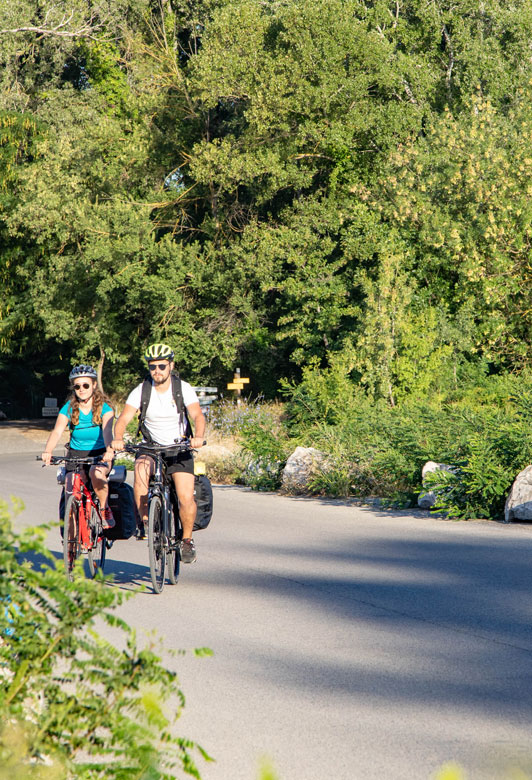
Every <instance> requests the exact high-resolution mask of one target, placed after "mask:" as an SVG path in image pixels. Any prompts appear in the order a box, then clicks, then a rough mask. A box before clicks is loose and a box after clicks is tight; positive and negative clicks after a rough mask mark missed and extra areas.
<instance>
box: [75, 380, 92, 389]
mask: <svg viewBox="0 0 532 780" xmlns="http://www.w3.org/2000/svg"><path fill="white" fill-rule="evenodd" d="M72 386H73V388H74V390H81V388H83V389H84V390H88V389H89V387H90V384H89V383H88V382H83V384H82V385H72Z"/></svg>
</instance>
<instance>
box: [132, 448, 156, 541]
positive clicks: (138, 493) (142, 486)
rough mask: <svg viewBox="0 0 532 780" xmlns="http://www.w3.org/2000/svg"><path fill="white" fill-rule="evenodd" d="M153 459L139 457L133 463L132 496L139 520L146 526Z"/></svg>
mask: <svg viewBox="0 0 532 780" xmlns="http://www.w3.org/2000/svg"><path fill="white" fill-rule="evenodd" d="M153 467H154V464H153V458H150V457H148V456H147V455H141V456H140V458H137V459H136V461H135V480H134V482H133V495H134V497H135V505H136V507H137V512H138V515H139V518H140V519H141V521H142V522H143V524H144V525H145V526H146V527H147V526H148V486H149V484H150V476H151V475H152V473H153Z"/></svg>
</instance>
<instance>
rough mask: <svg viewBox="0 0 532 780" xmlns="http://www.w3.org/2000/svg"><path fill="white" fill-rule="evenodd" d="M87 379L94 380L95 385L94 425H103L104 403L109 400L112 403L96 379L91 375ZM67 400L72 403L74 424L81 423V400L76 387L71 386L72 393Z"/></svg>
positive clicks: (93, 401)
mask: <svg viewBox="0 0 532 780" xmlns="http://www.w3.org/2000/svg"><path fill="white" fill-rule="evenodd" d="M84 378H85V377H84ZM87 379H88V381H90V382H92V383H93V385H94V390H93V393H92V422H93V424H94V425H101V424H102V408H103V405H104V403H105V402H107V403H108V404H109V406H110V405H111V404H110V402H109V399H108V398H107V396H106V395H105V394H104V393H102V391H101V390H100V388H99V387H98V385H97V384H96V381H95V380H94V379H91V377H88V378H87ZM67 401H68V402H69V403H70V408H71V409H72V416H71V418H70V419H71V422H72V425H77V424H78V423H79V400H78V397H77V395H76V391H75V390H74V388H71V393H70V395H69V396H68V398H67Z"/></svg>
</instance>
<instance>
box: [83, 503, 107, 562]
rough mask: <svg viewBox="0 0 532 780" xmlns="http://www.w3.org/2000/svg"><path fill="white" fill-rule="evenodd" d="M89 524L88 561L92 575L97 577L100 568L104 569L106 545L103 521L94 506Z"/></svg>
mask: <svg viewBox="0 0 532 780" xmlns="http://www.w3.org/2000/svg"><path fill="white" fill-rule="evenodd" d="M88 526H89V537H90V545H89V547H88V548H87V563H88V567H89V574H90V576H91V577H95V576H96V573H97V571H98V569H101V570H102V571H103V567H104V564H105V552H106V545H105V539H104V537H103V530H102V522H101V519H100V516H99V514H98V512H97V510H96V507H94V506H93V507H92V510H91V514H90V517H89V522H88Z"/></svg>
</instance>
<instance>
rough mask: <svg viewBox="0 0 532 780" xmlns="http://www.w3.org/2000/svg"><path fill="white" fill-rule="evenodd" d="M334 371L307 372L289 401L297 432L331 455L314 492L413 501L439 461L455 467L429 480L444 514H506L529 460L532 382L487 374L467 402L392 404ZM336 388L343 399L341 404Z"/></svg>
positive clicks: (292, 430)
mask: <svg viewBox="0 0 532 780" xmlns="http://www.w3.org/2000/svg"><path fill="white" fill-rule="evenodd" d="M334 371H336V373H337V374H338V372H339V371H340V365H339V364H338V365H337V366H336V367H334ZM334 371H333V369H328V370H326V371H325V372H321V374H322V376H321V381H319V375H320V372H318V371H317V369H313V370H312V371H311V370H308V371H307V372H306V375H305V376H304V378H303V381H302V383H301V385H300V386H298V387H297V388H293V392H292V395H291V397H290V399H289V401H288V425H289V429H290V433H291V434H292V435H293V436H296V437H298V440H299V443H302V444H304V445H305V446H313V447H317V448H318V449H320V450H322V451H323V452H325V453H327V454H329V455H330V456H331V458H330V468H328V469H327V470H324V471H323V472H322V473H321V474H319V475H317V476H316V477H315V478H314V479H313V480H312V484H311V486H310V487H311V489H312V490H313V491H314V492H317V493H325V494H329V495H342V496H344V495H358V496H362V497H365V496H368V495H374V496H380V497H385V498H388V499H391V500H393V501H395V502H398V503H400V504H401V505H402V506H406V505H408V504H410V505H412V504H413V503H415V502H416V500H417V495H418V494H419V492H420V491H421V490H422V485H421V469H422V466H423V464H424V463H425V462H426V461H427V460H434V461H437V462H444V463H449V464H451V465H453V466H455V467H456V469H455V472H454V473H452V474H448V473H443V472H437V473H436V474H433V475H432V476H431V477H429V481H430V487H431V488H432V489H435V490H436V491H437V494H438V503H437V506H436V507H435V509H436V510H437V511H444V512H447V513H448V514H449V515H450V516H452V517H458V518H464V519H467V518H473V517H484V518H497V517H500V516H501V514H502V512H503V509H504V502H505V499H506V495H507V493H508V491H509V490H510V487H511V484H512V482H513V480H514V478H515V476H516V475H517V473H518V472H519V471H520V470H521V469H522V468H524V466H525V465H527V464H528V463H530V462H532V383H531V381H530V379H529V378H528V377H525V376H524V377H521V378H519V377H495V378H493V379H492V380H490V378H485V379H484V380H483V384H482V386H480V387H476V388H466V389H465V391H464V392H463V394H462V397H459V396H458V394H457V392H456V391H455V390H453V392H452V393H449V397H448V399H443V400H442V398H441V397H439V398H438V399H434V400H431V399H425V400H418V399H415V398H407V399H405V400H404V401H403V402H402V403H401V404H400V405H398V406H395V407H390V406H388V405H387V404H386V403H385V402H384V401H382V400H375V399H373V398H371V397H369V396H368V395H366V394H364V393H362V392H361V390H360V388H358V387H356V386H355V385H354V384H353V383H346V382H342V381H341V376H336V375H335V374H334ZM324 378H325V380H329V379H330V380H331V381H330V382H329V381H323V380H324ZM335 389H341V390H342V392H343V393H344V395H342V396H338V397H336V398H335V399H334V398H333V393H334V390H335ZM426 486H427V487H429V484H428V482H427V485H426Z"/></svg>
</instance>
